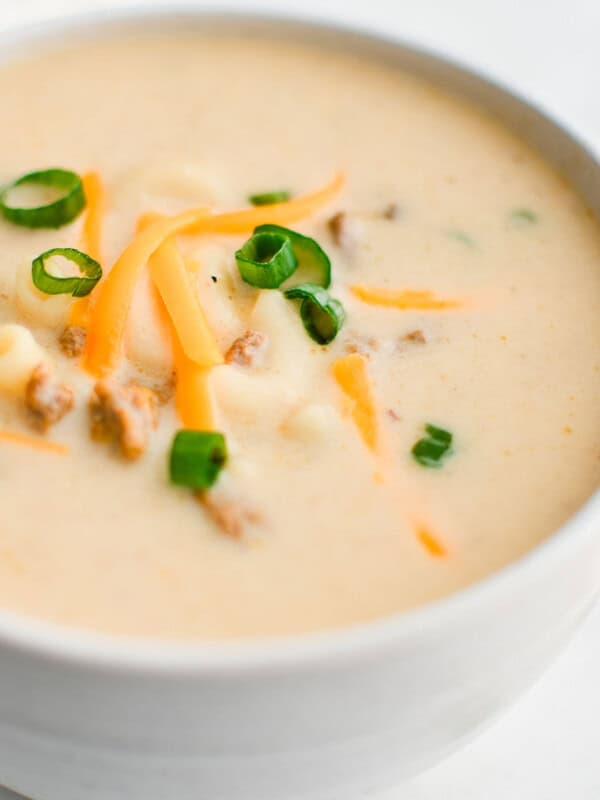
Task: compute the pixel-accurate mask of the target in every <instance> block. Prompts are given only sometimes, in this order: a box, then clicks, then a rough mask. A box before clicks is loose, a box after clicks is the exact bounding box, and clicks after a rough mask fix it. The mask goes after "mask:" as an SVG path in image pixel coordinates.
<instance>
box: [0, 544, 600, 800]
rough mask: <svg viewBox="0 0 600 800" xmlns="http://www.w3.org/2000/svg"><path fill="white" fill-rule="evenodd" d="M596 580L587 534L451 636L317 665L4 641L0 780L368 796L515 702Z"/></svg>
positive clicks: (458, 620) (440, 631)
mask: <svg viewBox="0 0 600 800" xmlns="http://www.w3.org/2000/svg"><path fill="white" fill-rule="evenodd" d="M596 538H597V541H598V542H600V537H596ZM599 571H600V544H599V543H597V542H596V541H594V539H593V538H589V539H588V540H587V546H586V547H582V548H580V549H579V550H577V551H572V552H571V553H570V555H569V557H568V559H566V560H565V561H561V562H560V563H558V562H557V563H556V564H554V565H553V567H551V568H548V569H547V570H545V571H544V572H543V573H542V574H539V575H538V576H536V578H535V579H534V580H523V581H519V582H517V581H515V582H514V583H512V584H511V582H507V583H506V584H505V590H504V591H499V592H497V593H494V595H493V596H491V597H489V599H488V600H486V601H484V602H482V603H481V604H477V605H475V604H473V605H470V606H469V607H468V608H466V607H464V608H463V609H462V610H461V612H460V613H459V614H457V616H456V617H453V618H452V619H451V620H450V624H448V626H437V625H435V626H429V625H427V624H425V625H424V626H423V627H422V628H421V627H420V626H419V625H415V626H411V630H410V631H408V632H406V633H402V632H400V633H399V635H398V636H397V637H395V639H393V640H392V641H389V642H385V643H382V642H380V643H379V644H378V645H377V646H374V647H373V648H364V649H356V650H354V651H353V652H348V653H346V654H337V655H336V656H334V657H332V658H331V659H324V660H322V661H320V662H319V663H311V661H310V660H309V661H302V660H300V661H299V662H298V663H297V664H293V663H287V664H285V665H277V664H273V665H269V664H265V665H262V666H255V667H253V668H249V669H246V670H244V671H239V672H238V671H236V670H234V671H232V672H230V671H225V672H224V673H220V672H219V670H215V671H212V672H211V673H210V674H206V672H204V674H202V675H200V674H198V673H197V672H196V671H195V670H193V669H191V670H184V671H180V672H179V673H178V674H171V675H169V674H166V673H165V674H162V675H159V674H152V673H146V672H145V671H139V672H137V671H136V670H128V669H114V668H105V667H97V666H96V667H95V666H93V665H87V666H82V665H81V664H79V663H76V662H72V663H65V662H64V661H63V660H61V659H60V658H58V659H57V658H55V657H53V656H51V655H48V654H46V655H40V654H39V653H37V654H36V653H35V652H34V651H31V650H24V651H19V650H18V649H16V648H15V647H14V646H6V645H3V646H1V647H0V686H1V687H2V691H1V695H0V782H2V783H4V784H5V785H7V786H8V787H11V788H13V789H15V790H17V791H19V792H21V793H23V794H25V795H27V796H29V797H33V798H36V800H81V798H82V797H85V798H86V800H106V799H107V798H111V800H165V798H166V797H177V798H178V800H316V799H317V798H322V799H323V800H325V799H326V798H327V799H328V800H333V798H340V797H343V798H345V800H352V798H355V797H356V798H358V797H364V795H365V794H368V792H369V791H370V790H373V789H375V788H380V787H383V786H387V785H389V784H392V783H393V782H395V781H397V780H399V779H401V778H403V777H407V776H409V775H412V774H414V773H415V772H418V771H420V770H422V769H423V768H425V767H426V766H428V765H430V764H433V763H434V762H436V761H438V760H439V759H441V758H442V757H443V756H444V755H446V754H447V753H449V752H450V751H452V750H453V749H455V748H457V747H458V746H459V745H460V744H461V743H462V741H463V740H464V739H466V738H468V737H470V736H472V735H473V733H474V732H475V731H476V730H477V729H478V728H480V727H481V726H482V725H484V724H485V723H486V722H488V721H489V720H490V719H491V718H493V716H494V715H495V714H497V713H498V712H499V711H501V710H502V709H503V708H505V707H506V706H507V704H509V703H510V702H511V701H512V700H513V699H514V698H515V697H516V696H517V695H518V694H519V693H520V692H522V691H523V690H524V689H525V688H526V687H527V686H528V685H529V684H530V683H531V682H532V680H533V679H534V678H535V676H537V675H538V674H539V672H540V671H541V670H542V669H543V667H544V666H545V665H546V664H548V663H549V661H550V660H551V659H552V658H553V657H554V655H555V654H556V653H557V652H558V650H559V649H560V648H561V646H562V645H563V643H564V642H565V641H566V639H567V638H568V636H569V635H570V633H571V632H572V630H573V629H574V627H575V626H576V624H577V623H578V621H579V620H580V619H581V618H582V616H583V615H584V614H585V613H586V611H587V610H588V609H589V608H590V605H591V603H592V600H593V597H594V595H595V593H596V590H597V586H598V574H599Z"/></svg>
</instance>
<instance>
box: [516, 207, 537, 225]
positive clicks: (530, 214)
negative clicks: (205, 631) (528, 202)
mask: <svg viewBox="0 0 600 800" xmlns="http://www.w3.org/2000/svg"><path fill="white" fill-rule="evenodd" d="M510 216H511V217H512V218H513V219H514V220H516V221H518V222H529V223H531V224H532V225H533V224H534V223H535V222H537V221H538V215H537V214H536V213H535V211H532V210H531V209H530V208H515V209H514V210H513V211H511V214H510Z"/></svg>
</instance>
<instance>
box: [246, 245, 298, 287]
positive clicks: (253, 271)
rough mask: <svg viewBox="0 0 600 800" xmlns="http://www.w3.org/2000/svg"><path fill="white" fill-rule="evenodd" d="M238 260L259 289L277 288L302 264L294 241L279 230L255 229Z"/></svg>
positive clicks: (249, 281) (250, 280)
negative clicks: (266, 231)
mask: <svg viewBox="0 0 600 800" xmlns="http://www.w3.org/2000/svg"><path fill="white" fill-rule="evenodd" d="M235 260H236V262H237V265H238V269H239V271H240V275H241V276H242V278H243V280H244V281H246V283H249V284H250V285H251V286H257V287H258V288H259V289H277V287H278V286H280V285H281V284H282V283H283V282H284V281H285V280H286V279H287V278H289V277H290V275H291V274H292V273H293V272H295V270H296V267H297V266H298V259H297V258H296V256H295V254H294V250H293V248H292V244H291V242H290V240H289V239H288V238H287V237H285V236H281V235H280V234H278V233H256V232H254V233H253V234H252V236H251V237H250V238H249V239H248V241H247V242H246V243H245V244H243V245H242V247H241V248H240V249H239V250H238V251H237V252H236V254H235Z"/></svg>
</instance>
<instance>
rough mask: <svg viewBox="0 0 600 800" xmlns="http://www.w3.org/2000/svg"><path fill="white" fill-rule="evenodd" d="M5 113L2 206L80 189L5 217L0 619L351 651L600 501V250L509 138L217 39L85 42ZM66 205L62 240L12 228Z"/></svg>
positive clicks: (20, 90)
mask: <svg viewBox="0 0 600 800" xmlns="http://www.w3.org/2000/svg"><path fill="white" fill-rule="evenodd" d="M0 96H1V97H2V109H3V133H2V140H3V146H2V148H0V178H1V179H2V181H3V183H4V184H5V185H9V184H12V183H13V182H14V181H15V180H17V179H18V178H19V176H22V175H24V174H26V173H30V172H32V171H37V170H44V169H47V168H51V167H52V168H54V167H60V168H62V169H64V170H68V171H70V172H69V173H67V179H66V182H65V183H64V185H63V186H62V187H61V186H59V187H58V188H57V186H56V175H54V177H52V176H51V177H50V178H48V176H47V175H46V177H45V178H44V177H43V176H42V178H41V179H40V180H41V183H36V182H35V179H34V181H25V182H24V183H23V184H21V185H20V186H18V187H14V188H13V189H11V190H10V191H8V192H7V193H5V195H4V196H3V202H4V205H5V213H7V218H6V219H2V220H0V227H1V236H2V248H1V250H0V323H1V326H0V391H1V396H0V492H1V503H0V606H1V607H2V608H4V609H8V610H10V611H18V612H23V613H25V614H28V615H33V616H36V617H41V618H44V619H46V620H51V621H53V622H60V623H65V624H68V625H75V626H85V627H88V628H93V629H97V630H102V631H108V632H112V633H115V634H122V635H134V636H159V637H180V638H181V637H187V638H210V639H220V638H231V637H253V636H262V635H282V634H290V633H296V632H302V631H311V630H315V629H323V628H331V627H337V626H342V625H348V624H352V623H357V622H362V621H366V620H371V619H373V618H377V617H381V616H384V615H389V614H392V613H394V612H397V611H400V610H402V609H406V608H410V607H413V606H416V605H418V604H421V603H424V602H427V601H430V600H433V599H435V598H439V597H442V596H444V595H447V594H448V593H450V592H452V591H455V590H457V589H459V588H461V587H464V586H465V585H468V584H470V583H472V582H473V581H475V580H477V579H480V578H482V577H484V576H485V575H487V574H489V573H490V572H492V571H494V570H497V569H499V568H500V567H502V566H503V565H505V564H507V563H508V562H510V561H511V560H513V559H515V558H517V557H518V556H520V555H521V554H523V553H525V552H526V551H527V550H529V549H531V548H532V547H534V546H535V545H536V544H538V543H539V542H541V541H542V540H543V539H544V538H546V537H547V536H549V535H550V534H552V533H553V532H554V531H555V530H556V529H557V528H558V526H560V525H561V524H562V523H563V522H564V521H565V520H566V519H567V518H568V517H569V515H571V514H572V513H573V512H574V511H575V510H576V509H577V507H578V506H579V505H580V504H581V503H582V502H583V501H584V500H585V499H586V498H587V497H588V496H589V495H590V493H591V492H592V491H593V490H594V489H595V487H596V486H597V484H598V478H599V473H600V461H599V455H598V454H599V452H600V451H599V445H600V425H599V422H598V413H597V409H598V405H599V402H600V367H599V362H598V341H599V340H600V234H599V231H598V228H597V226H596V223H595V221H594V220H593V219H592V217H591V215H590V213H589V212H588V211H587V210H586V208H585V206H584V204H583V203H582V202H581V200H580V199H578V197H577V196H576V195H575V194H574V192H573V191H572V189H571V188H570V187H569V186H568V185H566V184H565V183H564V182H563V181H562V180H561V179H560V178H559V177H558V176H557V175H556V174H555V173H554V172H553V171H552V169H551V168H550V167H549V166H548V165H547V164H545V163H544V162H543V161H542V160H541V159H540V158H539V156H538V155H536V153H535V152H532V151H531V150H530V149H529V148H528V146H526V145H525V144H524V143H523V142H522V141H520V140H519V139H517V138H515V136H514V135H513V134H512V133H510V132H509V131H507V130H505V129H504V128H503V127H502V126H501V125H500V124H498V122H497V121H495V120H493V119H491V118H488V117H487V116H486V115H485V114H484V113H482V112H481V111H480V110H478V109H477V108H473V107H471V106H470V105H468V104H467V103H466V102H464V101H463V100H461V99H458V98H456V97H452V96H449V95H448V94H445V93H444V92H442V91H439V90H438V89H436V88H434V87H432V86H430V85H428V84H427V83H425V82H422V81H421V80H418V79H415V78H414V77H411V76H410V75H407V74H403V73H402V72H400V71H398V70H397V69H395V68H393V67H391V66H388V65H383V64H380V63H375V62H371V61H368V60H365V59H363V58H359V57H357V56H353V55H350V54H344V53H341V52H335V50H331V49H329V50H325V49H320V48H319V47H311V46H309V45H304V44H300V43H291V42H285V41H274V40H273V41H271V40H269V39H256V38H255V39H244V38H238V37H234V36H231V37H230V36H224V35H222V36H219V37H212V38H211V37H203V36H202V35H194V34H175V33H165V34H161V35H144V36H142V37H139V36H138V37H135V38H133V37H132V38H128V37H126V36H122V37H117V38H107V39H100V40H98V41H92V42H89V41H87V42H85V43H81V44H77V43H73V44H71V43H67V44H66V45H64V46H63V47H61V48H60V49H53V50H50V51H46V52H42V53H39V52H38V54H37V55H35V56H34V57H32V58H30V59H27V60H20V61H17V62H13V63H11V64H10V65H8V66H4V67H3V68H2V70H1V71H0ZM71 173H74V175H71ZM78 176H79V177H81V176H83V178H82V179H83V191H84V194H85V197H86V200H85V205H84V206H83V200H82V198H83V195H80V196H79V201H78V199H77V191H80V188H79V190H78V189H77V187H78V186H79V183H78V181H79V177H78ZM336 176H337V177H336ZM69 181H71V183H69ZM273 193H274V194H273ZM265 194H266V195H267V196H266V197H264V196H262V197H261V196H260V195H265ZM66 195H68V202H70V203H71V204H72V208H71V210H70V211H69V210H68V209H67V211H66V212H65V209H64V208H63V209H62V211H61V210H60V209H58V211H57V210H56V207H55V206H52V207H51V216H52V214H54V213H56V214H58V217H57V218H56V219H54V223H55V224H58V223H59V222H61V221H62V222H65V220H66V222H67V224H63V225H61V226H60V227H56V228H53V227H35V228H32V227H28V226H27V225H28V224H29V225H30V224H32V219H33V220H34V223H35V224H40V223H41V222H44V220H43V219H42V218H41V217H40V216H39V214H40V211H39V207H40V206H43V205H44V204H49V203H52V201H55V200H57V198H60V197H61V196H66ZM255 195H259V197H258V198H257V197H255ZM251 197H253V201H251V200H250V199H249V198H251ZM252 202H254V203H255V204H256V205H252ZM78 203H79V205H78ZM265 203H266V205H265ZM73 204H74V205H73ZM67 205H68V203H67ZM80 206H82V207H80ZM15 207H21V208H23V207H27V208H31V207H33V208H34V213H33V218H31V216H29V217H27V215H26V219H24V218H23V217H21V218H20V219H15V215H14V213H13V214H11V212H10V210H11V209H13V211H14V208H15ZM7 208H8V212H7V211H6V209H7ZM248 208H250V209H254V210H253V211H250V212H248V211H243V210H244V209H248ZM36 209H37V210H36ZM52 209H54V210H52ZM190 209H191V210H193V211H192V212H191V213H190V214H189V215H188V216H187V217H186V218H184V221H183V222H182V221H181V219H182V218H178V220H179V222H177V221H176V222H175V223H172V220H173V218H174V217H175V216H176V215H178V214H180V213H181V212H184V211H187V210H190ZM240 209H241V210H242V213H241V214H232V215H229V216H224V217H222V216H220V215H222V214H226V213H228V212H233V211H238V210H240ZM147 212H155V213H154V214H153V215H152V214H148V213H147ZM43 213H44V212H42V214H43ZM61 213H62V214H63V217H60V214H61ZM71 214H72V215H73V218H72V219H71V220H70V221H69V219H70V215H71ZM36 215H37V216H36ZM159 215H160V216H159ZM209 215H211V216H210V217H209ZM17 217H18V214H17ZM27 220H29V221H27ZM165 220H167V222H166V226H165ZM51 221H52V220H51ZM23 222H25V223H26V224H23ZM47 222H48V220H46V223H47ZM269 223H272V224H276V225H280V226H283V228H284V230H283V231H281V230H279V229H274V230H271V233H270V234H264V233H263V234H262V235H258V238H256V237H257V234H254V228H255V227H256V226H257V225H260V224H269ZM169 225H171V227H170V228H169V227H168V226H169ZM161 226H162V227H161ZM290 230H291V231H293V232H295V233H301V234H303V235H304V236H306V237H309V238H308V239H301V238H298V237H296V236H294V234H293V233H292V234H290V233H289V231H290ZM148 231H150V233H148ZM169 236H170V238H169ZM140 237H142V238H141V239H140ZM144 237H146V238H145V239H144ZM150 239H152V242H151V243H150V244H148V242H149V241H150ZM140 242H141V244H140ZM132 243H133V244H132ZM144 243H145V244H144ZM53 248H76V249H77V250H79V251H81V252H83V253H85V254H86V255H88V256H90V257H91V258H93V259H94V261H98V262H99V263H100V264H101V266H102V269H103V277H102V279H101V280H100V281H99V282H97V283H96V277H97V275H96V277H94V275H95V274H96V273H94V269H93V268H90V264H91V265H92V267H93V266H94V261H84V262H82V263H83V265H84V268H85V269H86V270H88V272H87V273H86V275H87V277H86V275H84V274H83V272H80V270H79V267H78V265H77V264H74V263H73V262H72V261H67V260H65V259H64V258H62V259H61V257H60V254H59V255H58V256H56V255H55V257H54V258H52V257H48V258H46V259H42V260H41V262H40V260H39V259H37V257H38V256H40V255H41V254H43V253H45V252H46V251H48V250H50V249H53ZM144 248H145V249H144ZM240 250H241V252H238V251H240ZM123 251H126V252H125V255H124V256H123ZM236 252H238V254H237V257H236ZM36 259H37V262H36ZM286 259H287V260H286ZM328 260H329V261H330V264H331V284H330V286H329V287H328V288H325V286H326V284H327V283H328V280H327V267H328ZM32 263H33V264H34V266H35V264H36V263H37V265H38V266H37V272H36V271H35V269H32ZM40 263H41V269H40ZM297 265H299V266H297ZM296 266H297V269H296V270H295V272H294V271H293V270H294V267H296ZM290 270H291V274H290V275H289V277H287V279H286V280H285V281H284V282H282V283H281V285H280V286H279V287H278V286H277V285H275V286H274V287H273V288H260V287H257V286H256V285H255V284H256V282H257V281H258V282H261V281H267V282H268V281H270V282H271V283H274V284H277V282H278V281H279V279H280V278H281V277H282V275H285V274H287V273H288V272H290ZM278 276H279V277H278ZM68 277H71V278H74V277H75V278H77V277H79V278H83V279H85V280H87V281H88V282H87V283H85V280H84V281H83V283H82V282H79V283H77V281H71V283H69V284H67V283H64V281H65V279H66V278H68ZM248 280H250V283H248V282H247V281H248ZM307 282H308V283H310V284H311V285H312V288H309V289H308V290H305V291H304V293H303V294H302V296H301V297H300V299H298V298H296V299H294V297H293V296H292V297H289V296H287V295H286V290H287V289H289V288H290V287H292V286H294V285H296V284H299V283H304V284H305V283H307ZM91 286H93V288H92V291H91V293H88V294H87V299H83V300H81V299H76V298H74V297H73V290H74V287H75V291H76V293H77V291H88V292H89V289H90V287H91ZM69 287H70V288H69ZM77 287H78V288H77ZM48 291H58V292H59V293H58V294H48ZM334 301H337V302H334ZM15 326H17V327H15ZM219 362H223V363H219ZM181 429H184V430H186V431H187V433H186V434H183V437H181V436H180V437H179V439H178V441H177V443H176V445H175V446H173V441H174V437H175V434H176V432H177V431H180V430H181ZM190 430H192V431H201V432H202V434H201V435H200V436H197V435H194V434H191V435H190V434H189V431H190ZM215 431H216V432H218V433H219V434H222V438H220V437H219V436H214V435H213V436H211V435H210V433H211V432H215ZM225 449H226V451H227V452H226V453H225ZM172 450H173V454H172V455H170V454H171V453H172ZM223 462H224V463H223Z"/></svg>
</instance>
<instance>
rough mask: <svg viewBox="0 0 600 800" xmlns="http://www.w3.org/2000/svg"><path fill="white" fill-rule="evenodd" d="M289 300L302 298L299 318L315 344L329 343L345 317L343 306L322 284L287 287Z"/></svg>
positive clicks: (286, 294) (336, 333)
mask: <svg viewBox="0 0 600 800" xmlns="http://www.w3.org/2000/svg"><path fill="white" fill-rule="evenodd" d="M285 296H286V297H287V298H288V299H289V300H296V299H298V300H302V304H301V306H300V318H301V319H302V323H303V325H304V328H305V329H306V332H307V333H308V335H309V336H310V338H311V339H312V340H313V341H315V342H317V344H329V343H330V342H332V341H333V340H334V339H335V337H336V336H337V335H338V333H339V331H340V328H341V327H342V325H343V324H344V320H345V319H346V312H345V311H344V306H343V305H342V304H341V303H340V301H339V300H336V299H335V298H333V297H331V296H330V295H329V292H328V291H327V290H326V289H323V287H322V286H316V285H315V284H314V283H303V284H301V285H300V286H294V288H293V289H288V290H287V292H286V293H285Z"/></svg>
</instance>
